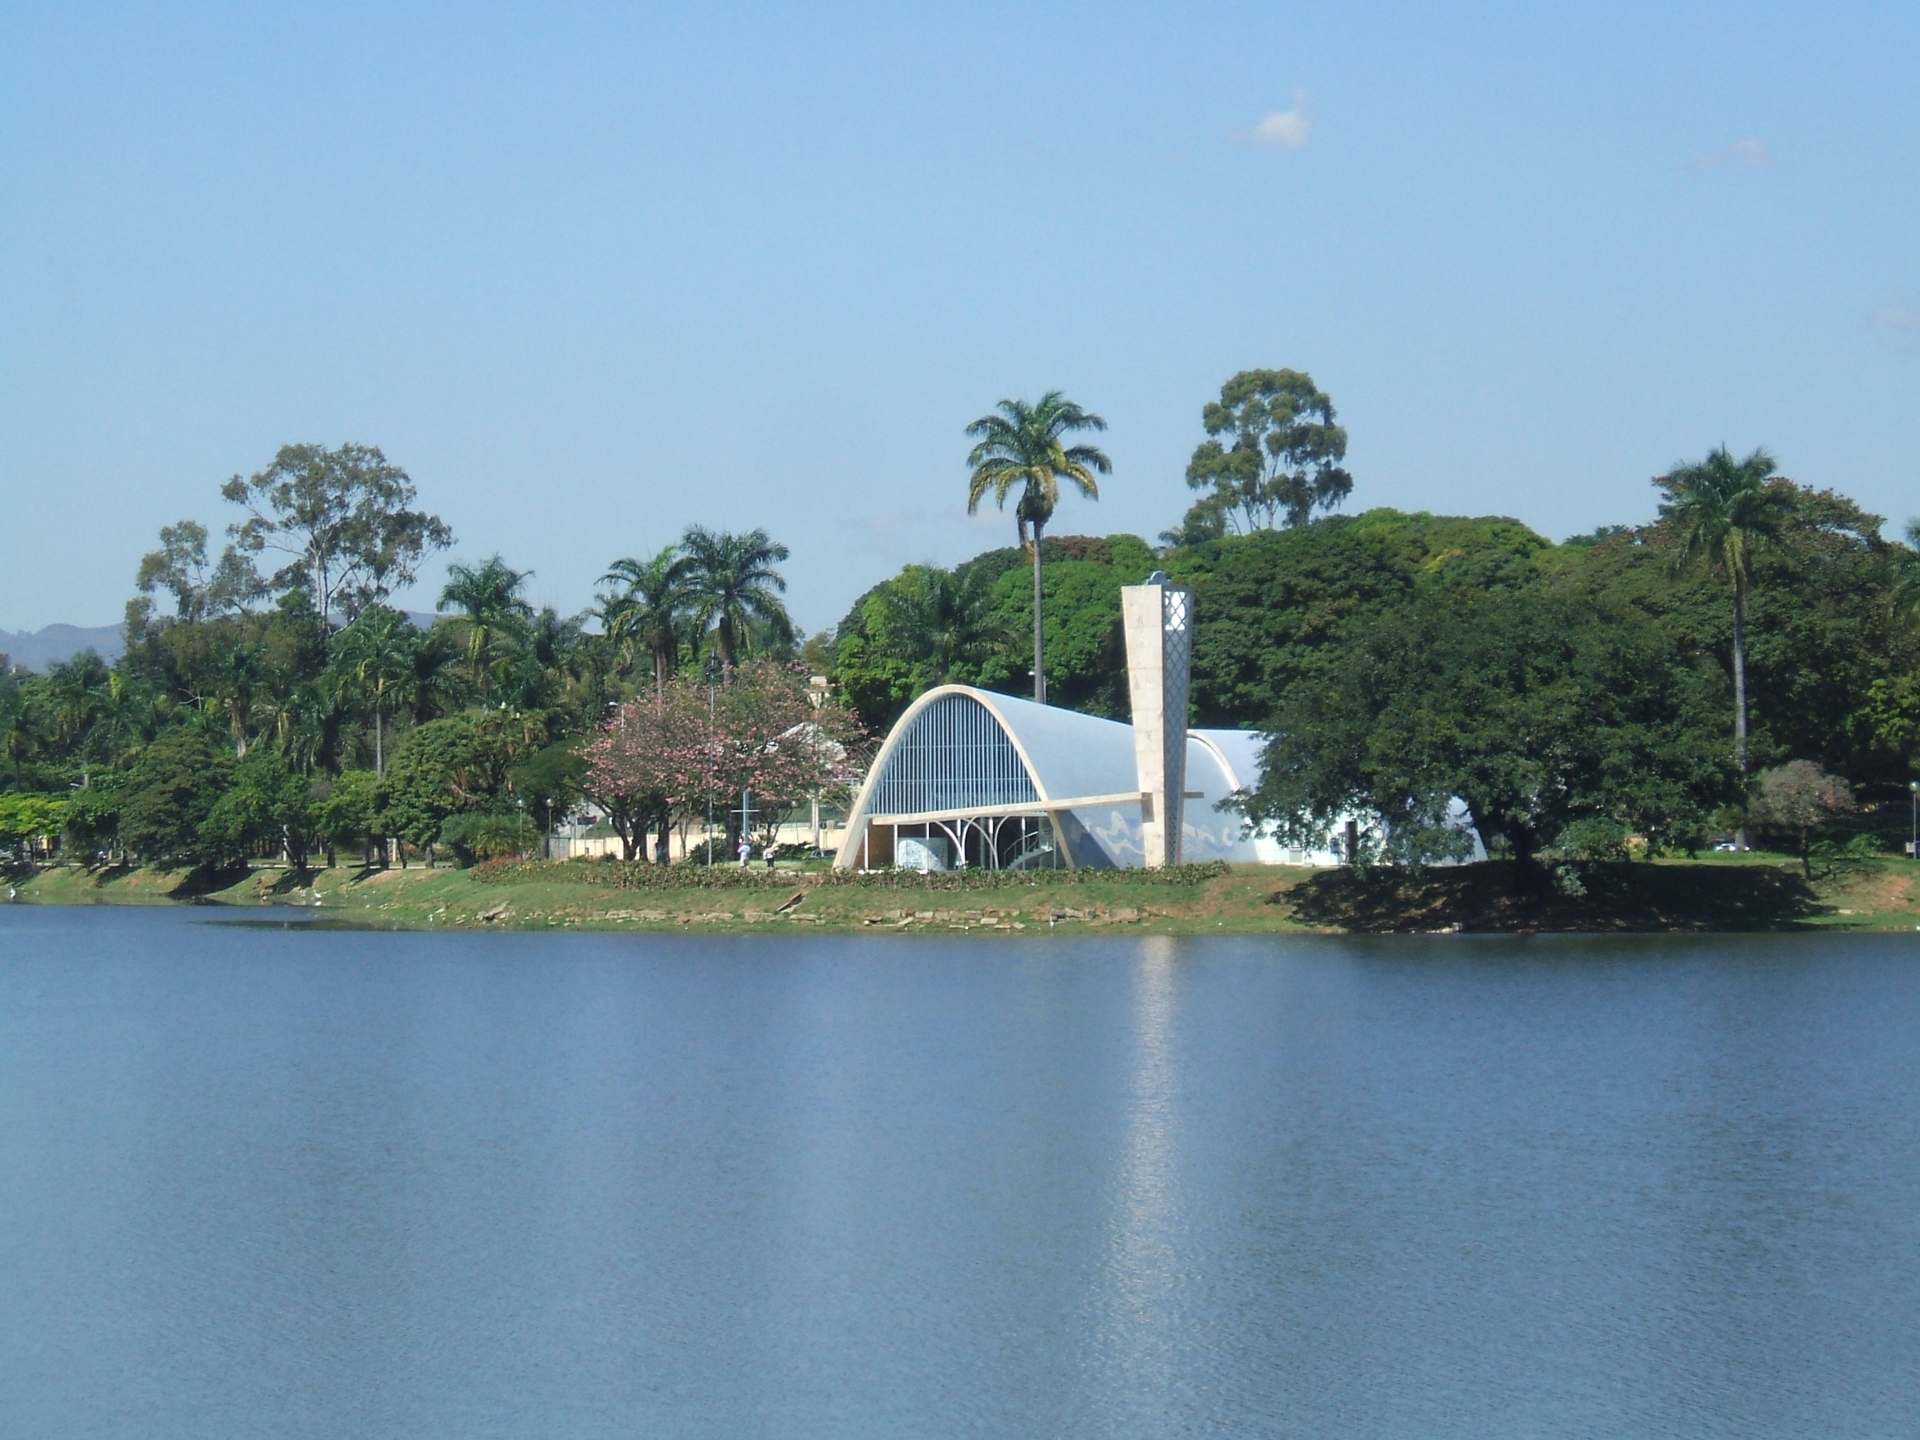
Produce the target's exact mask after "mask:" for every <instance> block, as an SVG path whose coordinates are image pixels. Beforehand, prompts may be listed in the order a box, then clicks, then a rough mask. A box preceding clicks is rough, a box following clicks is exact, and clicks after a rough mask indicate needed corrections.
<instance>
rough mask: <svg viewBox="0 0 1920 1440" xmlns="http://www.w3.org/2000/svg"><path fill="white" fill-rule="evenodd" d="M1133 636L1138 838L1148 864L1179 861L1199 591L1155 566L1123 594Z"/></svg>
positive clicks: (1130, 668) (1125, 625)
mask: <svg viewBox="0 0 1920 1440" xmlns="http://www.w3.org/2000/svg"><path fill="white" fill-rule="evenodd" d="M1120 617H1121V628H1122V630H1123V631H1124V633H1125V635H1126V641H1127V698H1128V702H1129V703H1130V705H1131V706H1132V709H1133V765H1134V771H1135V773H1136V775H1137V776H1138V777H1139V782H1140V835H1141V841H1142V844H1143V845H1144V846H1145V849H1146V863H1147V866H1148V868H1150V869H1158V868H1160V867H1161V866H1165V865H1178V864H1179V863H1180V802H1181V796H1182V794H1183V792H1184V791H1185V790H1186V783H1187V686H1188V681H1189V678H1190V676H1191V673H1192V669H1193V592H1192V591H1191V590H1181V589H1178V588H1176V587H1175V586H1174V585H1172V584H1171V583H1170V582H1169V581H1168V580H1167V577H1166V574H1165V573H1164V572H1163V571H1159V570H1156V571H1154V572H1153V574H1152V575H1151V576H1149V577H1148V579H1147V583H1146V584H1144V585H1127V586H1123V587H1122V588H1121V591H1120Z"/></svg>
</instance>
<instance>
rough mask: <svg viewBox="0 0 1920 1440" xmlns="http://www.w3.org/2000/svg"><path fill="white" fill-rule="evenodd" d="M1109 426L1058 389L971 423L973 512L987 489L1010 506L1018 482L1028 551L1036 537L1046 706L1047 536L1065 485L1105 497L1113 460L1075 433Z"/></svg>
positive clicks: (1019, 521)
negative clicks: (1043, 598)
mask: <svg viewBox="0 0 1920 1440" xmlns="http://www.w3.org/2000/svg"><path fill="white" fill-rule="evenodd" d="M1106 428H1107V422H1106V421H1105V420H1102V419H1101V418H1100V417H1099V416H1098V415H1094V414H1092V413H1090V412H1088V411H1086V410H1082V409H1081V408H1080V407H1079V406H1078V405H1076V404H1074V403H1073V402H1072V401H1071V400H1069V399H1067V398H1066V396H1064V395H1062V394H1061V393H1060V392H1059V391H1058V390H1049V391H1048V392H1047V393H1046V394H1044V395H1042V396H1041V397H1040V399H1039V401H1038V402H1037V403H1035V404H1032V405H1029V404H1027V403H1026V402H1025V401H1024V400H1002V401H1001V402H1000V404H999V406H998V407H997V408H996V413H994V414H991V415H982V416H981V417H980V418H979V419H978V420H976V421H974V422H973V423H972V424H971V425H969V426H967V434H969V435H971V436H973V437H974V441H975V443H974V447H973V449H971V450H970V451H968V452H967V464H968V465H969V466H970V467H972V470H973V474H972V475H971V476H970V477H969V478H968V481H967V513H968V514H969V515H971V514H973V513H974V512H976V511H977V510H979V508H980V501H981V500H982V499H983V498H985V496H986V494H987V492H988V491H992V492H993V500H994V504H996V505H998V506H999V507H1000V508H1001V509H1005V508H1006V504H1007V496H1008V494H1009V493H1010V492H1011V491H1012V490H1013V488H1014V487H1015V486H1016V485H1017V486H1019V487H1020V499H1019V501H1018V503H1017V504H1016V505H1015V506H1014V512H1013V517H1014V526H1015V528H1016V530H1017V531H1018V532H1019V535H1020V543H1021V545H1022V546H1027V545H1028V544H1029V541H1028V532H1029V531H1031V532H1032V541H1031V549H1032V552H1033V698H1034V699H1035V700H1038V701H1040V702H1041V703H1042V704H1045V703H1046V699H1047V680H1046V674H1045V671H1044V670H1043V669H1042V668H1041V663H1040V537H1041V534H1042V532H1044V531H1045V529H1046V527H1047V522H1048V521H1049V520H1051V519H1052V518H1053V511H1054V507H1055V506H1057V505H1058V504H1059V503H1060V482H1061V481H1062V480H1069V481H1072V482H1073V484H1074V486H1075V487H1076V488H1077V489H1078V490H1079V491H1080V493H1081V494H1082V495H1084V496H1086V497H1087V498H1088V499H1089V500H1098V499H1099V498H1100V485H1099V482H1097V481H1096V480H1095V479H1094V478H1093V476H1094V472H1095V471H1098V472H1099V473H1100V474H1102V475H1107V474H1111V473H1112V471H1113V462H1112V461H1111V460H1109V459H1108V458H1107V455H1106V452H1105V451H1103V450H1101V449H1099V448H1098V447H1096V446H1093V445H1068V444H1067V443H1066V437H1067V436H1069V435H1071V434H1072V433H1073V432H1075V431H1076V430H1104V429H1106Z"/></svg>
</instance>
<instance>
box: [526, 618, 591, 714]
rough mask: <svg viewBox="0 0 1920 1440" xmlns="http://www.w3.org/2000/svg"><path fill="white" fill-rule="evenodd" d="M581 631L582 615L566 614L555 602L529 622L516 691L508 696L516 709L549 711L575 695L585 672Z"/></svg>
mask: <svg viewBox="0 0 1920 1440" xmlns="http://www.w3.org/2000/svg"><path fill="white" fill-rule="evenodd" d="M581 630H582V624H581V620H580V617H579V616H577V615H567V616H563V615H561V614H560V612H559V611H557V610H555V609H554V608H553V607H552V606H551V605H543V606H542V607H541V608H540V610H539V613H537V614H536V615H534V617H533V618H532V619H531V620H529V621H527V623H526V625H525V626H524V627H523V630H522V635H521V641H522V644H521V649H520V663H519V665H518V666H517V667H516V669H515V674H514V688H513V694H512V695H511V696H510V697H508V700H509V703H510V704H512V705H513V707H514V708H515V709H519V710H540V711H546V710H550V709H552V708H553V707H554V706H555V705H556V704H558V703H560V702H561V701H563V700H565V699H566V698H568V697H569V696H570V695H571V693H572V692H573V690H574V688H575V686H576V684H577V683H578V681H579V680H580V678H581V676H582V675H583V673H585V671H584V668H583V666H582V663H581V661H582V659H583V656H582V654H581V648H580V643H581V640H582V638H583V637H582V634H581Z"/></svg>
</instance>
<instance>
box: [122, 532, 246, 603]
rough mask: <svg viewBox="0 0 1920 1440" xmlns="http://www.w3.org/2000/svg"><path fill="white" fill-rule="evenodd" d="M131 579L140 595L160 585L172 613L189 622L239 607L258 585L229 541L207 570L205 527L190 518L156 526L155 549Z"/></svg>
mask: <svg viewBox="0 0 1920 1440" xmlns="http://www.w3.org/2000/svg"><path fill="white" fill-rule="evenodd" d="M134 584H135V585H136V586H137V588H138V589H139V591H140V593H141V594H142V595H151V594H153V593H154V591H156V590H165V591H166V592H167V593H168V594H169V595H171V596H172V597H173V606H174V615H175V616H176V617H177V618H178V619H181V620H185V621H189V622H191V621H195V620H205V619H207V618H208V617H209V616H213V615H220V614H224V613H226V612H228V611H231V610H238V609H243V608H245V606H246V605H247V603H248V602H249V601H251V600H255V599H257V598H258V597H259V595H260V593H261V590H262V588H263V587H262V585H261V581H260V577H259V575H258V574H256V573H255V572H254V568H253V563H252V562H251V561H250V560H249V559H248V558H247V557H246V556H245V555H244V554H242V553H241V552H240V551H239V550H238V549H236V548H235V547H234V546H231V545H229V546H228V547H227V548H226V550H225V551H224V552H223V553H222V554H221V556H220V559H219V562H218V563H217V564H216V565H215V566H214V567H213V569H212V570H209V569H208V568H207V527H206V526H204V525H202V524H200V523H199V522H197V521H194V520H181V521H179V522H178V523H176V524H173V525H163V526H161V527H160V548H159V549H157V550H151V551H149V552H148V553H147V554H146V555H144V556H142V557H141V560H140V569H139V571H138V572H137V573H136V575H135V577H134Z"/></svg>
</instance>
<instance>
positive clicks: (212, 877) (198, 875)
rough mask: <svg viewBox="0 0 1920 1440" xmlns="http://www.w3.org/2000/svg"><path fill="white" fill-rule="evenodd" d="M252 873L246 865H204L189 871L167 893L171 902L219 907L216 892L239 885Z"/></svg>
mask: <svg viewBox="0 0 1920 1440" xmlns="http://www.w3.org/2000/svg"><path fill="white" fill-rule="evenodd" d="M250 873H251V872H250V871H249V870H248V868H247V866H245V865H217V866H214V865H202V866H197V867H195V868H194V869H192V870H189V871H188V872H187V873H186V874H185V875H184V876H182V877H181V879H180V883H179V884H177V885H175V886H174V887H173V888H172V889H171V890H169V891H167V898H168V899H169V900H189V901H192V902H193V903H194V904H196V905H218V904H220V903H221V902H220V901H218V900H215V899H213V898H212V897H213V895H214V893H215V892H216V891H220V890H225V889H227V888H229V887H230V886H234V885H238V884H239V883H240V882H241V881H242V880H244V879H246V878H247V876H248V875H249V874H250Z"/></svg>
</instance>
